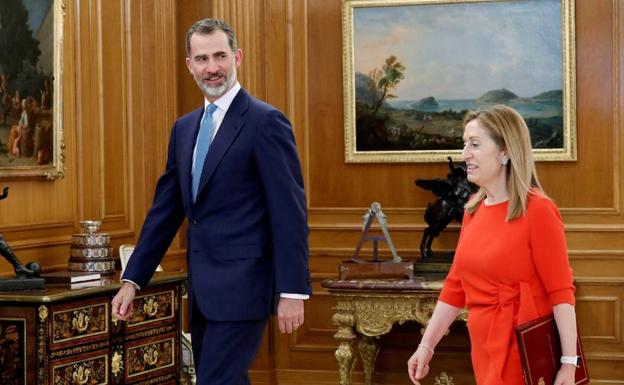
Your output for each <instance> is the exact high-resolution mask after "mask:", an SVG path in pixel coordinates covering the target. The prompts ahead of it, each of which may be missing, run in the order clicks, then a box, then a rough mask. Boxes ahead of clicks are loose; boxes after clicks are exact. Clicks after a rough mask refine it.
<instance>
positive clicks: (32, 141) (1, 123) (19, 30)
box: [0, 0, 62, 179]
mask: <svg viewBox="0 0 624 385" xmlns="http://www.w3.org/2000/svg"><path fill="white" fill-rule="evenodd" d="M55 9H56V7H55V1H54V0H12V1H2V2H0V52H2V55H0V176H36V175H43V176H47V177H49V178H50V179H53V178H55V177H58V172H59V166H62V165H59V164H58V163H59V162H62V159H60V158H59V156H60V154H59V152H60V151H62V149H61V148H60V140H61V134H60V118H59V116H60V115H59V113H58V112H59V111H57V109H58V108H59V106H58V105H57V104H58V98H57V95H55V93H58V92H59V90H58V84H59V83H58V79H59V76H57V74H58V73H59V71H60V68H57V67H59V65H58V64H57V62H58V56H59V55H60V53H59V50H60V43H61V41H60V32H59V31H60V29H59V28H60V25H58V24H56V22H55V19H56V17H57V15H56V12H55ZM59 23H60V21H59ZM61 171H62V170H61Z"/></svg>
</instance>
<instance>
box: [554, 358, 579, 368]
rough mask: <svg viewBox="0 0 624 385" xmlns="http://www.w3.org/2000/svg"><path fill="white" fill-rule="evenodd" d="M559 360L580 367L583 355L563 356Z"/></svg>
mask: <svg viewBox="0 0 624 385" xmlns="http://www.w3.org/2000/svg"><path fill="white" fill-rule="evenodd" d="M559 362H561V363H562V364H570V365H574V366H576V367H577V368H578V367H579V366H580V365H581V357H580V356H561V360H560V361H559Z"/></svg>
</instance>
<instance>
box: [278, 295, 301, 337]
mask: <svg viewBox="0 0 624 385" xmlns="http://www.w3.org/2000/svg"><path fill="white" fill-rule="evenodd" d="M277 319H278V321H279V330H280V332H282V333H288V334H290V333H292V332H293V331H295V330H297V328H298V327H299V326H301V325H303V300H302V299H292V298H280V300H279V303H278V304H277Z"/></svg>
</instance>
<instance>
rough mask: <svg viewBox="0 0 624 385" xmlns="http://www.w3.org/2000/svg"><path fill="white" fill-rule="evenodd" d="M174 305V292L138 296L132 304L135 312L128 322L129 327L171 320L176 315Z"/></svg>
mask: <svg viewBox="0 0 624 385" xmlns="http://www.w3.org/2000/svg"><path fill="white" fill-rule="evenodd" d="M174 303H175V295H174V291H173V290H168V291H165V292H160V293H154V294H146V295H140V296H137V297H135V299H134V302H133V304H132V308H133V309H134V312H133V313H132V315H131V316H130V319H129V320H128V326H138V325H143V324H146V323H151V322H156V321H162V320H166V319H171V318H173V316H174V314H175V312H174Z"/></svg>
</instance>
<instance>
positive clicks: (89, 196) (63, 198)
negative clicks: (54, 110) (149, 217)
mask: <svg viewBox="0 0 624 385" xmlns="http://www.w3.org/2000/svg"><path fill="white" fill-rule="evenodd" d="M56 1H61V2H62V3H63V5H64V10H65V14H64V31H63V42H64V45H63V85H62V86H63V90H64V92H63V111H64V115H63V128H64V135H65V144H66V149H65V158H66V172H65V178H64V179H61V180H56V181H43V180H37V179H33V180H10V181H8V182H6V184H7V185H9V186H10V187H11V192H10V198H9V200H7V201H6V202H3V205H1V206H0V228H1V230H2V233H3V234H4V236H5V237H6V238H7V240H8V241H9V243H10V245H11V247H12V248H13V249H14V250H15V251H16V253H17V254H18V256H19V257H20V259H21V260H22V261H23V262H27V261H30V260H34V259H36V260H39V262H40V263H41V264H42V266H43V267H44V269H57V268H62V267H64V266H65V265H66V263H67V259H68V256H69V246H70V240H71V234H73V233H77V232H79V231H80V229H79V226H78V222H79V221H80V220H84V219H101V220H103V222H104V223H103V226H102V228H103V231H106V232H108V233H110V234H111V235H112V238H113V241H112V242H113V245H114V246H115V247H116V246H117V245H119V244H120V243H133V242H134V241H135V239H136V237H137V235H138V234H137V232H138V230H139V229H140V225H141V223H142V220H143V217H144V216H145V212H146V210H147V208H148V207H149V203H150V202H151V194H152V192H153V188H154V186H155V183H156V179H157V177H158V175H159V174H160V172H161V171H162V166H163V164H164V159H165V156H166V149H167V141H168V132H169V128H170V125H171V123H172V121H173V119H174V117H175V116H177V108H176V107H177V105H176V97H175V93H176V84H177V82H176V79H177V77H176V76H173V75H168V76H162V74H163V73H168V74H175V70H176V68H177V65H176V64H175V62H174V57H173V56H174V52H175V47H176V44H177V42H176V39H174V36H175V26H176V18H175V17H176V13H175V7H174V4H175V2H174V1H173V0H171V1H165V0H151V1H149V0H144V1H143V0H141V1H129V0H111V1H101V0H56ZM156 47H158V50H157V49H156ZM137 218H138V219H137ZM178 243H179V242H178ZM171 251H172V253H171V254H172V255H173V256H176V254H177V256H178V258H171V259H170V260H168V261H167V262H166V263H165V265H167V264H169V265H170V266H172V267H174V268H181V267H183V265H182V264H183V261H184V260H183V258H179V255H183V252H180V251H179V250H177V249H176V244H174V246H173V247H172V250H171ZM11 270H12V268H11V266H10V265H9V264H7V263H6V262H4V260H2V261H0V272H1V273H2V274H10V272H11Z"/></svg>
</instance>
